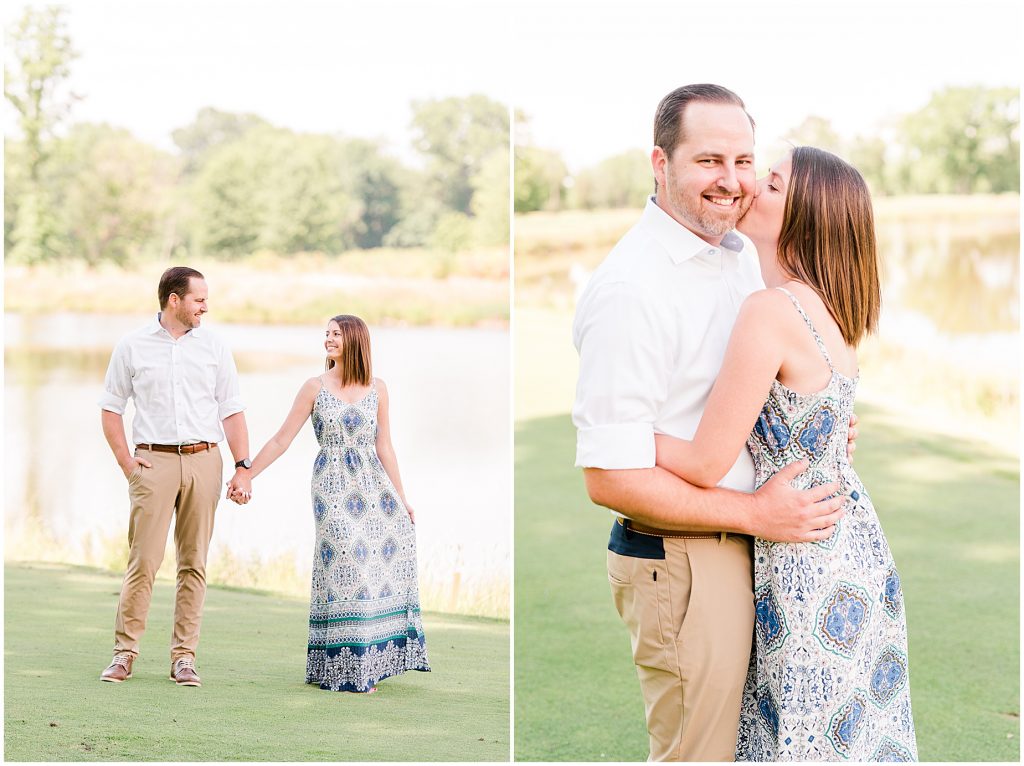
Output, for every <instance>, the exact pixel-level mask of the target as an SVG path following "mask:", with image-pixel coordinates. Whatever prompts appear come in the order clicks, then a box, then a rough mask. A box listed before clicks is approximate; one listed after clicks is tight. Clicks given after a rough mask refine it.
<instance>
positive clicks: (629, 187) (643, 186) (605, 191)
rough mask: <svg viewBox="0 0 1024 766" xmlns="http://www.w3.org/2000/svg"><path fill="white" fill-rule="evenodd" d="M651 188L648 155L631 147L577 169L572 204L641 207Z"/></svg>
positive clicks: (651, 176)
mask: <svg viewBox="0 0 1024 766" xmlns="http://www.w3.org/2000/svg"><path fill="white" fill-rule="evenodd" d="M653 191H654V175H653V172H652V171H651V161H650V157H649V156H648V155H647V153H646V152H644V151H643V150H642V149H631V150H629V151H627V152H623V153H622V154H617V155H615V156H613V157H608V158H607V159H604V160H602V161H601V162H599V163H598V164H597V165H595V166H594V167H591V168H587V169H585V170H583V171H581V172H580V173H579V174H578V175H577V176H576V178H575V179H574V183H573V189H572V198H573V201H574V205H573V206H574V207H582V208H587V209H594V208H620V207H643V206H644V204H645V203H646V200H647V197H648V196H649V195H651V194H652V193H653Z"/></svg>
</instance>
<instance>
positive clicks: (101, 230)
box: [54, 124, 178, 265]
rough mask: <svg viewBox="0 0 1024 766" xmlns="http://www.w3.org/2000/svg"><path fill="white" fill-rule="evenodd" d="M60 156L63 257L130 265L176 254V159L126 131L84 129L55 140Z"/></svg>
mask: <svg viewBox="0 0 1024 766" xmlns="http://www.w3.org/2000/svg"><path fill="white" fill-rule="evenodd" d="M54 159H55V160H59V164H60V178H59V181H58V183H57V184H56V186H57V189H58V194H59V196H58V198H57V203H58V204H57V208H58V212H57V220H58V222H59V224H60V230H61V242H62V251H63V254H64V255H65V256H67V257H77V258H81V259H84V260H85V261H86V262H87V263H89V264H97V263H100V262H101V261H107V262H113V263H117V264H121V265H124V264H127V263H129V262H131V261H133V260H136V259H138V258H140V257H143V256H146V255H149V256H153V255H160V254H163V255H167V254H168V253H169V252H170V250H171V248H172V247H173V245H174V244H175V234H176V233H175V231H174V226H173V216H172V210H173V207H174V204H175V186H176V183H177V176H178V163H177V161H176V160H175V158H174V157H172V156H171V155H169V154H167V153H166V152H162V151H160V150H159V149H156V148H155V147H153V146H150V145H149V144H147V143H144V142H142V141H139V140H138V139H136V138H135V137H134V136H132V135H131V134H130V133H129V132H128V131H127V130H123V129H117V128H111V127H110V126H107V125H90V124H80V125H75V126H74V127H73V128H72V129H71V131H70V132H69V134H68V136H67V137H66V138H64V139H61V140H60V141H59V142H58V143H57V145H56V147H55V150H54Z"/></svg>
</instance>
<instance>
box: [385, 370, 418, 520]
mask: <svg viewBox="0 0 1024 766" xmlns="http://www.w3.org/2000/svg"><path fill="white" fill-rule="evenodd" d="M376 446H377V458H378V459H379V460H380V464H381V465H382V466H384V470H385V471H386V472H387V475H388V476H389V477H390V479H391V483H392V484H394V485H395V489H396V490H398V496H399V497H400V498H402V505H404V506H405V508H406V510H407V511H408V512H409V517H410V518H411V519H412V520H413V521H415V520H416V518H415V516H413V511H412V508H410V507H409V501H408V500H406V499H405V490H404V489H403V488H402V477H401V476H400V475H399V473H398V458H397V457H395V448H394V447H393V446H391V421H390V419H389V416H388V387H387V386H386V385H384V381H383V380H381V379H380V378H377V445H376Z"/></svg>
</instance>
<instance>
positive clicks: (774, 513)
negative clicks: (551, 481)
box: [583, 461, 846, 542]
mask: <svg viewBox="0 0 1024 766" xmlns="http://www.w3.org/2000/svg"><path fill="white" fill-rule="evenodd" d="M806 468H807V463H806V461H801V462H799V463H793V464H791V465H788V466H786V467H785V468H783V469H782V470H781V471H779V472H778V473H777V474H775V476H773V477H772V478H771V479H770V480H769V481H767V482H765V484H764V486H762V487H761V488H760V489H759V490H758V491H757V492H755V493H754V494H752V495H748V494H746V493H744V492H735V491H732V490H728V489H720V488H718V487H712V488H710V489H701V488H699V487H694V486H693V485H691V484H688V483H686V482H685V481H683V480H682V479H680V478H679V477H677V476H675V475H674V474H671V473H669V472H668V471H666V470H664V469H663V468H658V467H657V466H656V467H654V468H638V469H631V470H617V471H609V470H602V469H600V468H585V469H584V470H583V476H584V481H585V482H586V486H587V492H588V494H589V495H590V499H591V500H593V501H594V502H595V503H597V504H598V505H603V506H605V507H606V508H611V509H612V510H615V511H618V512H619V513H622V514H623V515H625V516H628V517H629V518H631V519H635V520H636V521H638V522H640V523H641V524H646V525H649V526H652V527H658V528H662V529H679V530H689V531H715V532H717V531H724V532H734V533H741V534H748V535H754V536H756V537H760V538H763V539H765V540H774V541H778V542H812V541H815V540H824V539H826V538H827V537H828V536H829V535H831V534H832V531H833V527H834V526H835V523H836V522H837V521H838V520H839V519H840V518H842V516H843V514H844V513H845V511H844V510H843V505H844V504H845V500H846V498H845V496H840V497H835V498H832V499H826V498H828V496H829V495H832V494H835V493H836V492H838V491H839V486H838V485H837V484H823V485H821V486H819V487H812V488H811V489H807V490H796V489H793V487H792V486H791V485H790V481H792V480H793V479H794V478H796V476H798V475H799V474H800V472H801V471H803V470H804V469H806Z"/></svg>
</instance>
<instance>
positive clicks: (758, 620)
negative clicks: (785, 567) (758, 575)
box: [754, 587, 789, 652]
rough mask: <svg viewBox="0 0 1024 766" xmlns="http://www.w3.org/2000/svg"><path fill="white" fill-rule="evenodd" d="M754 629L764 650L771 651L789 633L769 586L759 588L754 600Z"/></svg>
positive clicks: (777, 646)
mask: <svg viewBox="0 0 1024 766" xmlns="http://www.w3.org/2000/svg"><path fill="white" fill-rule="evenodd" d="M754 619H755V622H754V629H755V630H756V631H757V637H758V641H759V643H760V644H761V645H763V646H764V648H765V651H768V652H773V651H775V650H776V649H778V648H779V647H780V646H782V642H783V641H785V640H786V636H788V635H789V630H787V629H786V617H785V615H783V614H782V611H781V610H780V609H779V604H778V602H777V601H776V600H775V595H774V594H773V593H772V589H771V588H767V587H765V588H761V590H759V591H758V592H757V596H756V598H755V600H754Z"/></svg>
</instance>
